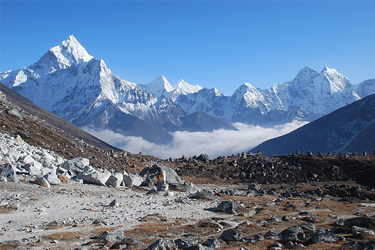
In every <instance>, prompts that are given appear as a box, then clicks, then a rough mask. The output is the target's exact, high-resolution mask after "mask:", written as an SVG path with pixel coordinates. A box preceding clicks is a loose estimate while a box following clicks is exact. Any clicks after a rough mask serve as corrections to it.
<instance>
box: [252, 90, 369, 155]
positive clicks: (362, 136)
mask: <svg viewBox="0 0 375 250" xmlns="http://www.w3.org/2000/svg"><path fill="white" fill-rule="evenodd" d="M374 129H375V95H371V96H368V97H365V98H363V99H362V100H359V101H356V102H354V103H352V104H349V105H347V106H345V107H343V108H340V109H338V110H336V111H334V112H332V113H330V114H328V115H326V116H324V117H322V118H320V119H318V120H316V121H313V122H311V123H309V124H307V125H305V126H303V127H301V128H299V129H297V130H295V131H293V132H291V133H289V134H287V135H284V136H280V137H278V138H274V139H271V140H268V141H266V142H263V143H262V144H260V145H258V146H257V147H255V148H254V149H252V150H251V151H252V152H256V151H258V150H260V151H262V153H263V154H265V155H276V154H290V153H294V152H295V150H297V149H298V150H300V151H301V152H307V151H311V152H313V153H314V154H316V153H318V152H319V151H321V152H323V153H324V152H328V151H330V152H331V153H338V152H339V151H349V152H352V151H355V152H362V151H367V152H372V151H373V150H374V149H375V134H374V131H375V130H374Z"/></svg>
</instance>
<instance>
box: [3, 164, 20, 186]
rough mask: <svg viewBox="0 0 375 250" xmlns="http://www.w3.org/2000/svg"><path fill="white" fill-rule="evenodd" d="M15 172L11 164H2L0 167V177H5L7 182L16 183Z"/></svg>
mask: <svg viewBox="0 0 375 250" xmlns="http://www.w3.org/2000/svg"><path fill="white" fill-rule="evenodd" d="M16 173H17V170H16V167H15V166H13V165H11V164H8V163H6V164H2V165H0V176H3V177H5V178H6V179H7V180H10V181H14V182H17V181H18V177H17V174H16Z"/></svg>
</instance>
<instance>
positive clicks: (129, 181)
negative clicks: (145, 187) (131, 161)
mask: <svg viewBox="0 0 375 250" xmlns="http://www.w3.org/2000/svg"><path fill="white" fill-rule="evenodd" d="M142 182H143V179H142V177H141V176H139V175H138V174H131V173H129V174H124V183H125V186H127V187H139V186H140V185H141V184H142Z"/></svg>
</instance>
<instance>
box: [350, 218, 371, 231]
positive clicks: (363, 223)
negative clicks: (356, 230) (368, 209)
mask: <svg viewBox="0 0 375 250" xmlns="http://www.w3.org/2000/svg"><path fill="white" fill-rule="evenodd" d="M344 226H346V227H348V228H352V227H353V226H357V227H365V228H370V229H373V230H375V218H374V217H367V216H364V217H355V218H352V219H348V220H346V221H345V222H344Z"/></svg>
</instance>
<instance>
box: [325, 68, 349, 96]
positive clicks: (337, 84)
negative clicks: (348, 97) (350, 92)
mask: <svg viewBox="0 0 375 250" xmlns="http://www.w3.org/2000/svg"><path fill="white" fill-rule="evenodd" d="M320 75H321V76H322V77H323V78H325V79H326V80H327V81H328V82H329V84H330V90H331V93H334V92H337V91H342V90H344V89H345V88H346V87H349V86H351V83H350V82H349V79H348V78H347V77H346V76H344V75H343V74H340V73H339V72H338V71H337V70H336V69H334V68H332V69H330V68H328V67H327V66H326V67H324V68H323V70H322V72H321V73H320Z"/></svg>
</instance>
